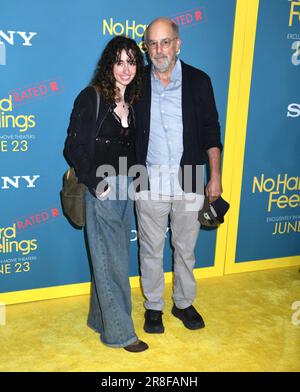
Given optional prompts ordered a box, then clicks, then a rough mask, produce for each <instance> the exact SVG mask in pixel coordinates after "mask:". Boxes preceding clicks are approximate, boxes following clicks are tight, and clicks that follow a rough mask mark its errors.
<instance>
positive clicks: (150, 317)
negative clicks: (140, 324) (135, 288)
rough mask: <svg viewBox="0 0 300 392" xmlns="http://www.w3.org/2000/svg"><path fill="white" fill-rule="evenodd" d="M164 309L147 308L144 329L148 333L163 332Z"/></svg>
mask: <svg viewBox="0 0 300 392" xmlns="http://www.w3.org/2000/svg"><path fill="white" fill-rule="evenodd" d="M162 313H163V312H162V311H161V310H152V309H147V310H146V312H145V324H144V331H145V332H148V333H163V332H164V331H165V328H164V326H163V322H162Z"/></svg>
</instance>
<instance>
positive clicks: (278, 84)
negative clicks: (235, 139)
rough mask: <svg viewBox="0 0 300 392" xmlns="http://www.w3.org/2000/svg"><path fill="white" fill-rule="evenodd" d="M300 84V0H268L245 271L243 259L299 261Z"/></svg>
mask: <svg viewBox="0 0 300 392" xmlns="http://www.w3.org/2000/svg"><path fill="white" fill-rule="evenodd" d="M299 87H300V1H288V0H281V1H261V2H260V5H259V10H258V20H257V31H256V41H255V51H254V60H253V72H252V82H251V93H250V102H249V114H248V124H247V135H246V145H245V156H244V160H243V164H244V169H243V181H242V191H241V204H240V211H239V223H238V235H237V244H236V255H235V267H236V270H239V271H242V270H243V264H244V267H245V268H249V266H250V268H251V269H252V268H253V266H256V267H257V268H259V267H260V266H261V265H263V266H264V267H267V266H268V265H270V266H276V264H279V263H281V262H282V261H283V259H285V258H288V260H287V259H286V261H288V262H293V261H294V262H295V263H297V262H298V263H299V256H298V255H299V254H300V238H299V233H300V209H299V208H300V177H299V174H300V173H299V169H300V154H299V143H300V94H299ZM297 256H298V257H297ZM249 262H251V265H250V264H249ZM233 269H234V267H233Z"/></svg>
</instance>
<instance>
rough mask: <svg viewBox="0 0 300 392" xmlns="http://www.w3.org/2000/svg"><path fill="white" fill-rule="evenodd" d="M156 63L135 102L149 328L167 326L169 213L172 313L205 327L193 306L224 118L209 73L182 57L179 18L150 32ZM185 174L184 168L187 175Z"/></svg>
mask: <svg viewBox="0 0 300 392" xmlns="http://www.w3.org/2000/svg"><path fill="white" fill-rule="evenodd" d="M145 45H146V48H147V52H148V55H149V59H150V61H151V65H149V66H147V67H146V70H145V85H144V89H145V90H144V94H143V98H142V99H141V100H140V101H139V103H138V106H137V108H136V109H137V110H136V112H137V113H136V117H137V118H136V120H137V128H138V135H137V139H136V140H137V142H136V151H137V160H138V163H139V164H141V165H145V166H146V167H147V171H148V177H149V182H148V189H147V190H145V189H143V190H142V191H141V192H139V193H138V194H137V200H136V210H137V217H138V227H139V242H140V261H141V282H142V287H143V292H144V295H145V297H146V301H145V308H146V312H145V324H144V330H145V331H146V332H148V333H163V332H164V325H163V320H162V314H163V312H162V311H163V307H164V302H163V298H162V296H163V289H164V271H163V248H164V242H165V233H166V229H167V225H168V219H169V217H170V227H171V232H172V244H173V246H174V291H173V300H174V306H173V308H172V314H173V315H174V316H175V317H177V318H179V319H180V320H181V321H182V322H183V324H184V325H185V327H187V328H189V329H199V328H203V327H204V325H205V324H204V321H203V319H202V317H201V315H200V314H199V313H198V312H197V311H196V309H195V308H194V307H193V305H192V303H193V301H194V299H195V296H196V282H195V278H194V275H193V268H194V265H195V256H194V248H195V245H196V241H197V237H198V233H199V228H200V224H199V222H198V212H199V209H200V208H201V207H202V206H203V202H204V185H203V167H204V166H203V165H204V164H205V163H206V161H207V158H206V157H207V156H208V163H209V171H210V180H209V182H208V184H207V186H206V195H207V196H208V197H209V200H210V201H211V202H212V201H214V200H216V199H217V198H218V197H219V196H220V195H221V193H222V185H221V174H220V159H221V158H220V155H221V150H222V145H221V142H220V126H219V122H218V113H217V110H216V106H215V101H214V95H213V90H212V86H211V83H210V78H209V77H208V75H206V74H205V73H204V72H202V71H200V70H198V69H196V68H194V67H191V66H189V65H187V64H185V63H184V62H183V61H181V60H179V59H178V58H177V54H178V52H179V49H180V45H181V39H180V36H179V31H178V26H177V25H176V24H175V23H173V22H172V21H171V20H169V19H167V18H158V19H155V20H154V21H153V22H152V23H150V25H149V26H148V28H147V30H146V32H145ZM181 175H182V176H181Z"/></svg>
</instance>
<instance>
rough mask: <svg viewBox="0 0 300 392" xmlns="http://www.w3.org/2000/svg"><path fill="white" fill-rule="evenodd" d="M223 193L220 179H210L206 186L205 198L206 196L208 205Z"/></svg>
mask: <svg viewBox="0 0 300 392" xmlns="http://www.w3.org/2000/svg"><path fill="white" fill-rule="evenodd" d="M222 192H223V189H222V183H221V177H214V178H211V179H210V180H209V182H208V184H207V186H206V190H205V193H206V196H208V200H209V202H210V203H212V202H213V201H215V200H217V199H218V198H219V197H220V196H221V194H222Z"/></svg>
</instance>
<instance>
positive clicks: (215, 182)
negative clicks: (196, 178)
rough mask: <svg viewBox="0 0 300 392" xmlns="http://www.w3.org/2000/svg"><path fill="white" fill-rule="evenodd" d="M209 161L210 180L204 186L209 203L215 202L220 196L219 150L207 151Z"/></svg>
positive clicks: (215, 148) (221, 190)
mask: <svg viewBox="0 0 300 392" xmlns="http://www.w3.org/2000/svg"><path fill="white" fill-rule="evenodd" d="M207 154H208V160H209V171H210V180H209V182H208V184H207V186H206V189H205V193H206V196H208V199H209V202H210V203H212V202H213V201H215V200H217V198H218V197H220V196H221V194H222V192H223V189H222V181H221V152H220V150H219V148H217V147H212V148H210V149H208V150H207Z"/></svg>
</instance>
